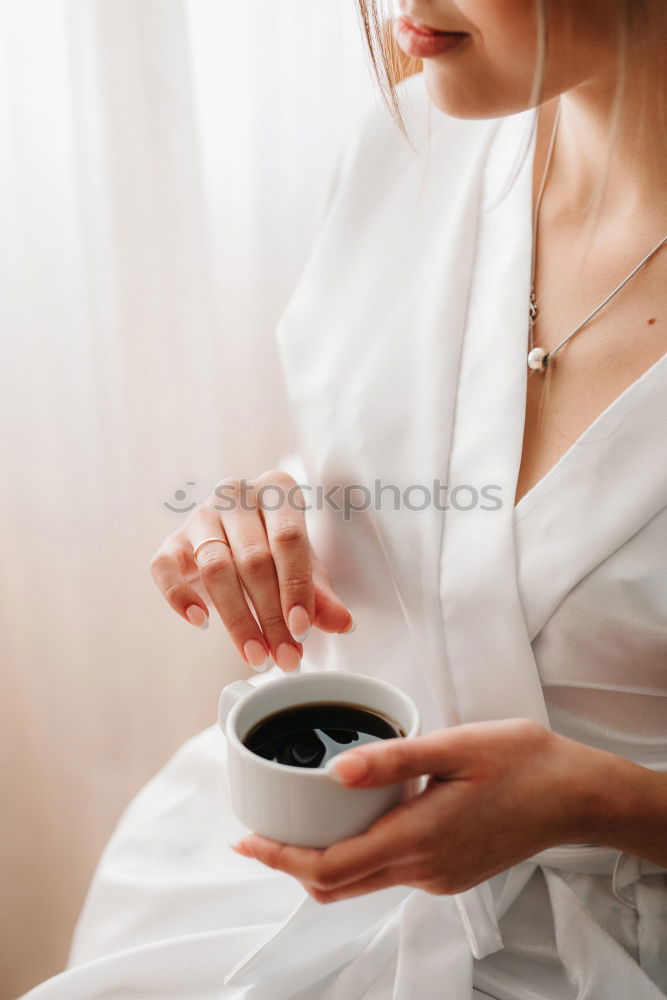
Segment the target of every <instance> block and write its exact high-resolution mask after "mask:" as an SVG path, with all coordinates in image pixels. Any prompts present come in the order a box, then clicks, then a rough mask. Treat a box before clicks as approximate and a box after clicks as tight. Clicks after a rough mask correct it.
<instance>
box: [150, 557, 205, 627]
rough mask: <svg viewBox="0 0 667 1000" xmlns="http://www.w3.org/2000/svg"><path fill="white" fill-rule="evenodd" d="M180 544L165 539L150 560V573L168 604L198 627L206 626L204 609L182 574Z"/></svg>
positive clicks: (182, 562)
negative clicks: (165, 541)
mask: <svg viewBox="0 0 667 1000" xmlns="http://www.w3.org/2000/svg"><path fill="white" fill-rule="evenodd" d="M184 563H185V553H184V550H183V545H182V543H179V542H167V543H166V544H165V545H164V546H162V547H161V548H160V549H158V551H157V552H156V553H155V555H154V556H153V558H152V559H151V573H152V576H153V580H154V581H155V583H156V585H157V587H158V589H159V590H160V591H161V593H162V595H163V597H164V598H165V600H166V601H167V602H168V604H169V605H170V606H171V607H172V608H173V609H174V611H176V612H178V614H179V615H180V616H181V618H184V619H185V620H186V621H188V622H190V624H192V625H196V626H198V627H199V628H201V627H202V626H204V627H205V626H206V625H208V608H207V607H206V603H205V602H204V601H203V600H202V598H201V597H200V596H199V594H198V593H197V591H196V590H195V589H194V587H193V586H192V584H191V583H189V582H188V580H187V579H186V575H185V565H184Z"/></svg>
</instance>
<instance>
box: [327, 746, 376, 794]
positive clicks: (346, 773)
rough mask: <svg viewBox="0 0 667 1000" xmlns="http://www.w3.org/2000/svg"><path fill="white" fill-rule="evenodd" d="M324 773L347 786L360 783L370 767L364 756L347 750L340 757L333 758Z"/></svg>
mask: <svg viewBox="0 0 667 1000" xmlns="http://www.w3.org/2000/svg"><path fill="white" fill-rule="evenodd" d="M325 771H326V772H327V773H328V774H329V776H330V777H332V778H333V779H334V781H337V782H339V784H341V785H348V784H354V783H356V782H358V781H362V780H363V779H364V778H365V777H366V776H367V775H368V773H369V771H370V767H369V765H368V761H367V760H366V755H365V754H363V753H356V751H354V750H348V751H347V752H346V753H343V754H341V755H340V757H333V758H332V759H331V760H330V761H329V763H328V764H327V766H326V767H325Z"/></svg>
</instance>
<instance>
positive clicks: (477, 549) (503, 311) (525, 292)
mask: <svg viewBox="0 0 667 1000" xmlns="http://www.w3.org/2000/svg"><path fill="white" fill-rule="evenodd" d="M527 123H528V124H529V123H530V122H529V119H528V117H527V116H526V115H517V116H513V117H512V118H509V119H505V120H504V121H503V123H502V125H501V127H500V128H499V130H498V133H497V136H496V141H495V142H494V144H493V146H492V148H491V150H490V155H489V157H488V160H487V165H486V174H485V186H486V188H487V190H488V192H489V198H490V197H491V196H492V195H493V192H494V191H495V192H497V190H498V189H499V188H500V187H501V185H502V179H503V175H504V173H505V170H506V165H507V162H508V159H509V157H508V150H516V149H517V148H518V147H519V145H520V142H521V137H522V134H523V133H524V130H525V128H526V125H527ZM533 143H534V140H532V142H531V147H530V154H531V155H528V156H526V158H525V159H524V162H523V166H522V168H521V171H520V173H519V175H518V177H517V178H516V180H515V182H514V184H513V185H512V187H511V189H510V191H509V193H508V194H507V196H506V197H505V198H504V199H503V200H502V201H500V202H499V203H496V204H495V207H489V208H487V209H486V210H485V211H483V212H482V214H481V217H480V224H479V234H478V239H477V255H476V258H475V267H474V273H473V279H472V285H471V291H470V300H469V307H468V317H467V323H466V333H465V338H464V341H463V348H462V354H461V363H460V371H459V387H458V395H457V400H456V413H455V421H454V438H453V442H452V448H451V453H450V462H449V470H448V482H449V484H450V489H454V488H458V489H460V497H461V499H459V501H458V507H459V509H458V510H457V509H451V510H449V511H447V512H446V514H445V519H444V538H443V546H442V557H441V578H440V600H441V604H442V615H443V620H444V638H445V647H446V653H447V661H448V663H449V669H450V674H451V678H452V683H453V685H454V689H455V692H456V701H457V705H458V710H459V715H460V718H461V721H475V720H483V719H493V718H504V717H511V716H526V717H530V718H533V719H535V720H536V721H538V722H541V723H543V724H545V725H548V721H547V713H546V707H545V704H544V698H543V696H542V689H541V686H540V680H539V676H538V672H537V667H536V664H535V659H534V657H533V653H532V649H531V646H530V640H529V636H528V633H527V630H526V624H525V619H524V614H523V609H522V606H521V602H520V598H519V591H518V586H517V567H516V554H515V543H514V530H513V523H514V493H515V488H516V482H517V476H518V470H519V463H520V458H521V447H522V439H523V424H524V412H525V398H526V350H527V344H528V299H529V289H530V257H531V245H532V244H531V241H532V232H531V208H532V149H533ZM487 202H488V199H487ZM464 486H471V487H473V488H474V489H476V490H477V491H478V492H480V493H481V491H482V489H483V488H484V487H487V488H488V487H493V491H492V495H493V496H494V497H498V498H500V501H501V503H500V505H499V506H498V507H497V509H484V508H485V507H486V508H488V507H493V503H478V504H477V505H476V506H475V507H474V508H472V509H461V508H464V507H465V506H466V505H467V504H469V503H470V497H471V493H470V491H468V492H467V494H466V490H464V488H463V487H464Z"/></svg>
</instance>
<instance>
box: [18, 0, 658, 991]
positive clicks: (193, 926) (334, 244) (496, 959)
mask: <svg viewBox="0 0 667 1000" xmlns="http://www.w3.org/2000/svg"><path fill="white" fill-rule="evenodd" d="M362 12H363V14H364V23H365V26H366V31H367V34H368V38H369V41H370V43H371V48H372V52H373V54H374V57H375V62H376V66H377V68H378V70H379V72H380V76H381V77H382V76H383V72H384V70H383V67H382V63H381V54H380V55H379V54H378V48H377V43H378V39H380V38H381V31H380V28H379V26H378V23H377V20H376V18H377V14H376V13H375V12H374V9H373V5H372V4H371V3H370V2H369V0H367V2H364V3H362ZM401 13H402V17H400V18H398V19H397V20H396V22H395V24H394V33H395V38H396V40H397V42H398V44H399V45H400V46H401V47H402V49H403V50H404V51H405V53H406V54H407V55H409V56H411V57H421V58H423V60H424V72H423V76H422V75H417V76H413V77H412V78H411V79H410V80H408V81H407V82H406V83H403V84H401V85H400V86H399V87H397V88H396V89H395V91H393V92H390V93H389V94H388V100H389V103H390V105H392V106H393V109H394V111H395V113H396V114H397V115H398V117H399V124H400V123H402V124H403V126H404V128H405V129H406V132H407V135H408V137H409V139H410V143H407V142H406V141H405V139H404V138H402V137H401V135H400V132H399V130H398V129H397V128H396V125H395V124H394V123H392V122H391V121H390V119H389V117H388V116H387V115H386V114H384V113H383V112H380V111H379V110H377V109H373V110H372V111H371V112H369V113H368V115H367V116H366V117H365V119H364V122H363V125H362V127H361V128H360V129H359V131H358V132H356V133H355V135H354V136H353V138H352V141H351V142H350V143H349V145H348V146H347V147H346V149H345V150H344V153H343V156H342V158H341V161H340V164H339V169H338V173H337V179H336V184H335V187H334V190H333V191H332V196H331V199H330V203H329V207H328V211H327V214H326V218H325V220H324V224H323V227H322V231H321V233H320V235H319V238H318V240H317V242H316V245H315V247H314V249H313V253H312V255H311V258H310V260H309V262H308V265H307V267H306V269H305V271H304V273H303V275H302V278H301V280H300V282H299V284H298V287H297V289H296V290H295V293H294V295H293V297H292V299H291V301H290V303H289V305H288V308H287V310H286V312H285V314H284V315H283V317H282V319H281V321H280V324H279V329H278V335H279V342H280V347H281V351H282V358H283V363H284V370H285V377H286V380H287V384H288V388H289V391H290V397H291V401H292V404H293V407H294V414H295V418H296V423H297V426H298V428H299V434H300V458H301V460H302V461H303V463H304V469H303V470H302V471H298V472H295V475H296V479H298V481H299V482H300V483H301V484H302V486H303V489H302V490H301V492H299V491H296V493H295V492H294V491H293V499H294V498H296V503H287V501H285V502H284V503H283V504H282V506H280V507H279V508H278V509H274V508H275V503H273V502H271V503H269V502H266V503H264V499H263V498H264V497H265V496H266V492H265V491H260V487H262V486H268V485H271V484H273V485H274V486H276V487H281V488H282V489H283V491H284V493H283V494H282V496H283V499H284V497H285V493H287V491H288V490H289V488H290V487H294V484H295V479H294V478H292V477H291V476H290V475H289V474H288V471H287V465H286V467H285V469H283V470H272V471H271V472H269V473H266V474H264V475H263V476H260V477H257V478H256V479H255V480H252V481H250V483H249V484H246V489H247V491H248V492H247V493H246V501H247V502H246V503H229V502H227V501H228V500H229V497H231V498H232V499H234V497H235V496H236V499H237V500H238V499H239V496H238V495H237V494H238V492H239V490H240V489H241V485H242V484H240V483H239V481H238V480H226V481H223V483H222V484H221V490H220V491H218V497H221V496H224V497H225V498H226V502H225V503H224V504H222V503H220V502H219V501H218V497H216V496H213V497H212V498H211V500H210V501H209V502H208V503H207V504H204V505H203V507H202V508H200V509H198V510H197V511H195V512H193V514H192V515H191V516H190V518H189V521H188V523H187V525H186V526H185V527H184V528H183V529H182V530H181V531H179V532H177V533H175V534H174V535H172V536H170V537H169V538H168V539H167V540H166V542H165V543H164V545H163V546H162V548H161V550H160V552H159V553H158V554H157V555H156V558H155V559H154V562H153V572H154V576H155V579H156V582H157V583H158V585H159V586H160V588H161V589H162V591H163V593H164V594H165V597H166V598H167V600H168V601H169V603H170V605H171V606H172V607H173V608H174V610H176V611H177V612H178V613H179V614H181V615H182V616H183V617H184V618H185V619H186V620H189V621H190V622H191V623H192V624H193V625H202V624H203V623H205V620H206V619H207V617H208V616H209V614H210V613H211V609H215V610H216V611H217V612H218V613H219V614H220V616H221V618H222V620H223V622H224V623H225V625H226V626H227V628H228V630H229V632H230V635H231V637H232V639H233V640H234V642H235V644H236V646H237V648H238V650H239V653H240V655H241V656H242V657H243V658H244V659H245V660H246V662H248V663H249V664H251V665H252V666H254V667H255V668H256V669H258V670H262V669H263V668H265V667H266V666H267V665H270V664H271V661H275V663H276V664H277V667H278V668H281V669H283V670H285V671H291V670H294V669H296V668H298V666H299V663H300V661H301V658H302V656H303V659H304V667H311V668H315V669H323V668H333V669H341V670H353V671H362V672H365V673H370V674H377V675H378V676H381V677H383V678H385V679H387V680H389V681H391V682H393V683H395V684H398V685H399V686H400V687H402V688H403V689H404V690H405V691H406V692H407V693H408V694H410V695H411V696H412V697H413V698H414V699H415V701H416V702H417V704H418V706H419V709H420V712H421V715H422V722H423V731H424V735H423V736H421V737H418V738H417V739H415V740H414V741H411V743H410V744H407V743H402V742H400V741H399V742H397V743H395V744H390V743H385V744H382V743H381V744H376V745H374V746H372V747H368V748H366V750H365V751H350V752H348V754H347V755H342V756H341V757H340V758H339V765H340V766H339V776H340V780H341V781H344V782H347V783H350V784H357V785H363V784H383V783H390V782H393V781H395V780H398V779H399V778H401V777H403V776H405V775H411V774H427V775H431V776H432V780H431V781H430V782H429V784H428V786H427V788H426V790H425V791H424V792H423V793H421V794H420V795H419V796H417V797H415V798H414V799H412V800H411V801H409V802H408V803H406V804H405V805H403V806H401V807H400V808H399V809H396V810H394V811H393V812H392V813H390V814H388V815H387V816H385V817H383V819H382V820H381V821H380V822H378V823H377V824H375V826H374V827H373V828H371V830H369V831H368V832H367V833H366V834H364V835H363V836H361V837H358V838H355V839H354V840H352V841H347V842H344V843H341V844H338V845H334V846H333V847H331V848H330V849H328V850H326V851H316V850H307V849H303V848H294V847H289V846H284V845H278V844H276V843H273V842H271V841H267V840H265V839H264V838H262V837H259V836H256V835H251V834H249V833H248V832H247V831H246V830H244V829H243V828H242V827H241V825H240V824H239V822H238V821H237V820H236V818H235V817H234V816H233V814H232V813H231V810H230V807H229V805H228V801H227V797H226V794H225V792H224V759H225V748H224V738H223V736H222V734H221V733H220V732H219V731H218V730H217V729H216V728H211V729H210V730H207V731H206V732H204V733H203V734H201V735H200V736H199V737H196V738H195V739H194V740H192V741H190V742H189V743H188V744H186V745H185V746H184V747H183V748H181V750H180V751H179V753H178V754H177V755H176V757H175V758H174V759H173V760H172V761H171V762H170V764H169V765H167V767H166V768H165V769H164V770H163V771H162V772H161V773H160V774H159V775H158V776H157V777H156V778H155V779H154V780H153V782H151V783H150V784H149V785H148V786H146V788H145V789H144V790H143V791H142V792H141V793H140V795H139V796H138V797H137V798H136V799H135V801H134V802H133V803H132V804H131V806H130V807H129V809H128V810H127V812H126V814H125V816H124V817H123V819H122V821H121V823H120V825H119V827H118V829H117V831H116V832H115V834H114V836H113V837H112V840H111V842H110V844H109V845H108V847H107V850H106V852H105V855H104V857H103V859H102V861H101V864H100V867H99V869H98V872H97V875H96V878H95V880H94V882H93V886H92V889H91V892H90V894H89V898H88V901H87V903H86V907H85V909H84V912H83V914H82V917H81V920H80V923H79V927H78V931H77V935H76V938H75V943H74V948H73V952H72V956H71V964H72V968H71V969H70V970H69V971H68V972H66V973H64V974H63V975H62V976H59V977H56V978H55V979H54V980H52V981H50V982H49V983H47V984H44V985H43V986H42V987H38V988H37V989H36V990H35V991H33V992H32V993H30V994H29V996H30V997H34V998H35V1000H37V998H40V1000H41V998H45V1000H46V998H60V997H63V998H64V997H67V998H68V1000H76V998H84V997H85V998H92V997H100V998H101V997H109V996H113V997H114V998H121V997H125V998H130V997H136V996H139V995H141V996H142V997H159V998H160V1000H166V998H170V997H174V998H176V997H179V998H181V997H187V998H189V1000H192V998H197V1000H203V998H213V997H215V998H219V1000H233V998H234V1000H236V998H241V997H243V998H251V997H252V998H254V1000H259V998H264V997H266V998H269V997H270V998H271V1000H288V998H289V1000H296V998H300V1000H329V998H331V1000H333V998H344V1000H356V998H359V1000H361V998H364V1000H389V998H395V1000H431V998H433V1000H435V998H438V1000H440V998H443V997H452V998H456V1000H458V998H465V997H470V996H476V997H492V998H503V1000H505V998H506V1000H510V998H511V1000H517V998H520V997H530V998H545V1000H546V998H549V1000H565V998H568V1000H570V998H577V1000H583V998H585V997H586V998H588V997H591V998H595V1000H606V998H623V1000H625V998H630V997H632V1000H655V998H659V997H661V996H664V995H665V992H666V991H667V835H666V831H667V774H666V773H665V772H667V718H666V716H665V710H664V709H665V704H667V703H666V702H665V695H667V593H666V590H667V588H666V587H665V568H664V567H665V555H666V554H667V551H666V550H667V509H666V503H667V485H666V483H665V476H664V468H665V457H666V451H667V448H666V444H667V442H666V438H665V420H664V417H665V414H664V406H665V404H664V400H665V398H666V393H665V390H667V363H666V361H665V345H666V343H667V328H666V326H665V304H666V303H665V297H666V293H665V266H666V263H667V252H665V251H664V250H663V247H664V242H661V241H663V238H664V234H665V232H666V231H667V206H666V204H665V198H664V176H665V136H664V93H665V72H666V69H665V65H664V58H663V53H664V42H665V37H666V36H665V29H666V26H667V21H666V12H665V8H664V4H663V3H662V0H645V2H644V3H640V2H639V0H595V2H591V3H588V4H579V3H576V2H574V0H563V2H561V3H559V4H553V5H549V8H548V10H545V9H544V8H542V7H540V6H538V8H537V9H535V8H534V6H533V4H532V3H529V2H523V0H484V2H481V0H476V2H473V0H416V2H414V3H413V2H411V0H405V2H404V3H402V4H401ZM385 82H386V81H385ZM537 109H539V113H538V110H537ZM661 251H662V252H661ZM626 277H627V278H628V280H627V282H626V283H625V284H623V287H622V288H619V286H620V285H621V284H622V283H623V282H624V280H625V278H626ZM617 289H618V291H616V290H617ZM613 292H615V294H613V295H612V296H611V298H609V296H610V294H611V293H613ZM606 300H608V301H606ZM605 301H606V304H605V305H604V306H603V307H602V308H601V309H600V310H599V311H596V310H597V309H598V306H600V304H601V303H603V302H605ZM323 304H325V305H324V307H323ZM593 312H595V316H591V315H590V314H591V313H593ZM584 321H586V322H584ZM529 351H530V352H531V353H530V365H529V364H528V363H527V356H528V353H529ZM294 470H296V466H295V467H294ZM304 473H305V475H304ZM318 485H319V486H322V487H324V488H325V491H327V490H328V491H331V490H332V489H333V488H334V487H336V486H339V487H341V488H342V497H341V494H340V493H339V495H338V497H334V498H333V503H328V502H322V503H316V502H312V500H313V497H314V496H315V487H316V486H318ZM222 487H224V490H223V489H222ZM260 497H261V498H262V499H260ZM301 500H305V501H306V503H311V504H312V505H311V509H309V510H308V511H307V512H306V513H305V514H304V513H303V511H302V510H300V509H298V508H299V506H300V503H299V501H301ZM262 504H264V506H263V507H262V510H261V513H260V510H259V507H261V506H262ZM301 506H303V504H301ZM336 507H338V509H336ZM220 508H223V509H222V510H221V509H220ZM332 581H335V590H334V584H333V583H332ZM241 583H242V584H243V587H244V588H245V590H246V591H247V593H248V595H249V597H250V599H251V601H252V603H253V605H254V608H255V610H256V612H257V619H258V620H257V621H256V620H255V618H254V617H253V616H252V615H251V613H250V612H249V610H248V607H247V604H246V601H245V598H244V594H243V590H242V589H241ZM348 607H349V608H350V609H351V612H350V610H348ZM351 613H352V614H353V615H354V620H355V623H356V628H354V629H353V623H352V617H351ZM309 630H310V631H309ZM346 633H351V634H346ZM306 636H307V638H306ZM265 676H267V675H266V674H264V675H263V676H262V677H260V678H258V680H257V682H258V683H262V682H263V678H264V677H265ZM399 751H400V752H399ZM235 840H237V841H238V842H237V843H236V844H234V841H235ZM232 845H233V846H232ZM323 904H326V905H323Z"/></svg>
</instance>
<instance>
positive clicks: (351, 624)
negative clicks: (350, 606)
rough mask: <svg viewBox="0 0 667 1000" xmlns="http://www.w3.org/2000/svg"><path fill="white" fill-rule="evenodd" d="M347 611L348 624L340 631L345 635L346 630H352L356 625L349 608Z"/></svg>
mask: <svg viewBox="0 0 667 1000" xmlns="http://www.w3.org/2000/svg"><path fill="white" fill-rule="evenodd" d="M347 613H348V615H349V616H350V624H349V625H348V626H347V628H344V629H343V631H342V632H341V635H347V633H348V632H354V630H355V628H356V627H357V623H356V622H355V620H354V618H353V617H352V612H351V611H350V610H348V612H347Z"/></svg>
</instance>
